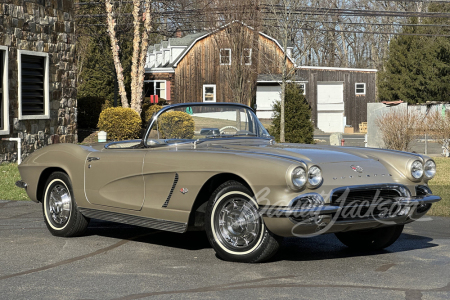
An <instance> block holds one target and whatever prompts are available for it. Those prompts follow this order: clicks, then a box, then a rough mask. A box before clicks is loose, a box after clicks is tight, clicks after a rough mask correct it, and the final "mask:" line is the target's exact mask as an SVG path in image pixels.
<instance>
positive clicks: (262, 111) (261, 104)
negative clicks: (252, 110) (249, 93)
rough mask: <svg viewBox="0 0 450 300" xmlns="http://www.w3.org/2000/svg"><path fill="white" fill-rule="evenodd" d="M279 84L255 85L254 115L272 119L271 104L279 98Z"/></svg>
mask: <svg viewBox="0 0 450 300" xmlns="http://www.w3.org/2000/svg"><path fill="white" fill-rule="evenodd" d="M280 93H281V87H280V85H271V86H261V85H259V86H257V87H256V115H257V116H258V118H260V119H272V115H273V109H272V106H273V104H274V103H275V102H276V101H280V100H281V95H280Z"/></svg>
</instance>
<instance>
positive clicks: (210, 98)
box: [203, 84, 216, 102]
mask: <svg viewBox="0 0 450 300" xmlns="http://www.w3.org/2000/svg"><path fill="white" fill-rule="evenodd" d="M203 102H216V85H215V84H204V85H203Z"/></svg>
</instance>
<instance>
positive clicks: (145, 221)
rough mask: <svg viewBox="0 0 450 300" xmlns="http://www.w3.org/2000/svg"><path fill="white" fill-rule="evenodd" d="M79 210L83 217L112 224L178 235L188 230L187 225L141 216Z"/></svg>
mask: <svg viewBox="0 0 450 300" xmlns="http://www.w3.org/2000/svg"><path fill="white" fill-rule="evenodd" d="M78 209H79V210H80V212H81V214H83V216H85V217H88V218H92V219H99V220H104V221H110V222H116V223H122V224H128V225H135V226H141V227H146V228H152V229H157V230H164V231H171V232H177V233H183V232H186V229H187V223H181V222H175V221H168V220H160V219H153V218H145V217H140V216H132V215H127V214H122V213H116V212H110V211H104V210H98V209H92V208H83V207H79V208H78Z"/></svg>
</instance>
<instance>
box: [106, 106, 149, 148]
mask: <svg viewBox="0 0 450 300" xmlns="http://www.w3.org/2000/svg"><path fill="white" fill-rule="evenodd" d="M141 125H142V120H141V118H140V116H139V114H138V113H137V112H135V111H134V110H132V109H131V108H123V107H110V108H107V109H105V110H104V111H102V112H101V114H100V118H99V120H98V128H99V129H100V130H103V131H106V132H107V133H108V139H110V140H115V141H122V140H130V139H136V138H139V133H140V131H141Z"/></svg>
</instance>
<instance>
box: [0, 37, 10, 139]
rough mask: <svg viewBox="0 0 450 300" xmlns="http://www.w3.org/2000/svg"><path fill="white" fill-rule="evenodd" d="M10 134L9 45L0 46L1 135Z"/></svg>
mask: <svg viewBox="0 0 450 300" xmlns="http://www.w3.org/2000/svg"><path fill="white" fill-rule="evenodd" d="M2 134H9V97H8V47H6V46H0V135H2Z"/></svg>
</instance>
